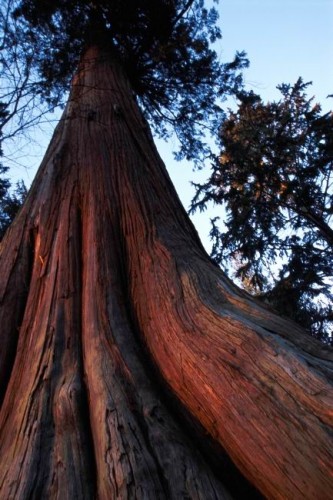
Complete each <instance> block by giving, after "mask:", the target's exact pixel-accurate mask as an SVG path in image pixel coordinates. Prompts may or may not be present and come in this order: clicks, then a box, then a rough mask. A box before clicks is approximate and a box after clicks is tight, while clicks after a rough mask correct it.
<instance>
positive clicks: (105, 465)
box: [0, 0, 332, 499]
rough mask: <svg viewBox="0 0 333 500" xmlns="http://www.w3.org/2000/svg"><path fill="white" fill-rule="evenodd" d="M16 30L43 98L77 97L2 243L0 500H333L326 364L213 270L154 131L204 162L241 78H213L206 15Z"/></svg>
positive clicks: (96, 19) (29, 19)
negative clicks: (208, 138) (263, 499)
mask: <svg viewBox="0 0 333 500" xmlns="http://www.w3.org/2000/svg"><path fill="white" fill-rule="evenodd" d="M15 15H16V16H17V19H18V20H20V23H22V24H21V30H22V32H23V33H24V35H25V36H24V37H23V36H22V40H23V42H24V40H25V41H26V43H27V44H30V47H33V48H34V55H35V56H36V59H35V62H36V64H35V66H34V67H35V71H38V74H39V75H40V81H41V84H42V88H43V89H44V92H43V93H41V95H42V97H43V98H44V99H49V100H52V99H56V98H57V95H59V94H60V93H61V92H63V91H64V88H65V87H66V85H67V84H68V82H69V81H70V80H71V90H70V94H69V99H68V103H67V105H66V108H65V110H64V114H63V116H62V118H61V120H60V122H59V125H58V127H57V128H56V130H55V133H54V136H53V138H52V140H51V143H50V145H49V148H48V150H47V152H46V155H45V158H44V160H43V162H42V164H41V166H40V169H39V171H38V173H37V176H36V178H35V180H34V183H33V185H32V187H31V189H30V192H29V194H28V196H27V199H26V200H25V203H24V205H23V207H22V209H21V211H20V213H19V215H18V217H17V218H16V219H15V221H14V223H13V224H12V225H11V227H10V228H9V230H8V231H7V233H6V235H5V237H4V239H3V241H2V242H1V247H0V252H1V253H0V325H1V334H0V335H1V350H0V368H1V374H0V382H1V395H2V406H1V414H0V464H1V465H0V492H1V495H0V496H1V497H2V498H15V499H26V498H61V499H66V498H68V499H73V498H80V499H81V498H88V499H90V498H91V499H92V498H100V499H110V498H119V499H124V498H151V499H156V498H166V499H180V498H201V499H209V498H218V499H222V498H230V497H235V498H240V497H243V498H251V497H254V498H255V497H257V498H260V495H261V494H264V495H266V496H271V497H275V498H288V497H293V498H304V497H305V496H311V497H319V498H326V497H328V496H329V494H330V491H331V490H332V477H331V475H330V467H331V463H332V447H331V446H330V440H331V435H332V416H331V409H330V408H331V403H332V398H331V394H332V386H331V376H332V364H331V353H330V351H329V350H328V349H327V348H325V347H324V346H321V345H320V344H319V343H317V342H316V341H315V340H314V339H311V338H310V339H306V338H305V336H304V335H303V334H302V332H301V331H300V330H299V329H298V327H297V326H296V325H295V324H293V323H290V322H287V321H285V320H283V319H280V318H279V317H278V316H276V315H274V314H273V313H272V312H271V311H270V310H268V309H266V308H265V307H261V306H259V305H258V304H257V303H256V302H254V301H252V300H251V299H250V298H249V297H248V296H247V295H246V294H244V293H242V292H241V291H240V290H239V289H238V288H237V287H235V286H234V285H233V284H232V283H231V282H230V281H229V280H228V278H227V277H226V276H225V275H224V274H223V273H222V272H221V271H220V270H219V269H218V267H217V266H215V265H214V264H213V263H212V262H211V260H210V259H209V257H208V256H207V254H206V253H205V251H204V249H203V247H202V245H201V243H200V241H199V239H198V236H197V233H196V231H195V229H194V228H193V226H192V224H191V222H190V221H189V219H188V216H187V214H186V212H185V210H184V209H183V207H182V205H181V204H180V201H179V199H178V197H177V195H176V193H175V190H174V188H173V186H172V184H171V182H170V179H169V177H168V175H167V172H166V169H165V166H164V164H163V163H162V161H161V159H160V157H159V155H158V153H157V151H156V148H155V146H154V144H153V140H152V136H151V134H150V131H149V126H148V123H147V118H149V119H150V123H151V124H152V126H153V127H154V128H155V129H158V130H159V131H160V133H162V135H163V134H168V132H169V126H172V127H173V128H174V129H175V131H176V133H177V135H178V137H179V140H180V142H181V152H180V154H183V155H185V156H187V157H190V158H194V159H195V158H197V159H198V158H199V156H200V155H201V154H202V153H203V154H206V153H205V151H204V150H202V144H201V143H202V140H201V139H202V138H201V134H202V133H203V132H202V127H201V125H203V124H205V123H206V126H209V125H208V122H209V119H210V117H211V116H213V120H214V119H215V116H214V114H213V115H212V111H214V110H215V111H216V112H217V111H218V109H219V108H218V104H219V103H216V97H217V98H221V97H223V93H225V92H228V91H231V90H235V89H236V88H237V87H238V86H239V85H240V84H241V81H240V78H239V75H238V73H237V72H236V69H237V68H239V67H240V66H241V65H242V63H243V58H242V56H237V57H236V60H235V61H234V62H233V63H231V64H226V65H224V66H221V64H219V63H218V61H217V58H216V55H215V53H214V52H213V51H212V49H211V48H210V43H211V42H213V41H214V39H215V38H216V37H217V36H219V33H218V31H217V29H216V27H215V21H216V13H214V11H207V10H205V9H204V7H203V3H202V2H201V1H199V0H198V1H195V0H193V1H185V0H181V1H172V0H165V1H159V2H156V1H149V0H146V1H144V0H141V1H140V2H136V1H128V2H126V4H125V3H124V2H122V1H110V0H109V1H107V0H100V1H95V2H90V1H89V2H88V1H80V2H79V1H77V2H73V1H71V2H69V1H66V0H58V1H55V2H52V3H51V2H44V1H42V0H34V1H32V0H22V1H21V2H20V5H19V7H18V9H17V10H16V12H15ZM200 124H201V125H200ZM260 492H261V493H260Z"/></svg>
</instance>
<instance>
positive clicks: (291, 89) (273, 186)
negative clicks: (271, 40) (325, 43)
mask: <svg viewBox="0 0 333 500" xmlns="http://www.w3.org/2000/svg"><path fill="white" fill-rule="evenodd" d="M308 86H309V83H304V82H303V81H302V79H301V78H300V79H299V80H298V81H297V82H296V83H295V84H294V85H287V84H283V85H280V86H279V87H278V89H279V90H280V92H281V94H282V97H281V99H280V100H279V101H277V102H268V103H264V102H263V101H262V99H261V98H260V96H258V95H256V94H255V93H253V92H248V93H244V92H243V93H242V94H241V95H239V99H240V103H239V106H238V109H237V110H236V111H230V112H229V115H228V118H227V119H226V120H225V121H224V122H223V124H222V127H221V129H220V139H221V146H222V149H221V154H220V156H219V158H218V159H217V160H216V162H215V163H214V164H213V165H212V173H211V176H210V178H209V179H208V181H207V182H206V183H204V184H201V185H197V186H196V187H197V194H196V197H195V198H194V200H193V204H192V209H193V210H195V209H196V208H200V209H204V208H205V207H206V206H207V204H208V203H209V202H213V203H215V204H217V205H223V206H224V207H225V209H226V222H225V228H224V229H221V228H220V227H219V224H218V220H217V218H215V219H213V220H212V231H211V236H212V239H213V257H214V258H215V259H216V260H217V262H219V263H221V264H222V265H223V267H224V268H225V269H226V270H228V268H229V269H230V262H234V269H235V268H236V273H235V274H236V276H237V277H238V278H239V279H240V280H241V282H242V283H243V286H245V287H246V288H247V289H248V290H249V291H250V292H252V293H254V294H257V295H258V296H259V297H260V298H261V299H262V300H265V301H267V302H269V303H271V304H272V305H273V306H274V307H275V308H276V309H278V310H279V311H280V313H282V314H285V315H288V316H290V317H292V318H293V319H295V320H297V321H298V322H299V323H301V324H302V325H303V326H305V327H306V328H308V329H310V330H311V332H312V333H313V334H314V335H316V336H318V337H320V338H322V339H323V340H326V341H328V340H330V334H329V331H330V329H331V328H332V324H333V308H332V299H333V296H332V263H333V259H332V256H333V230H332V228H331V226H330V222H331V221H332V216H333V135H332V129H333V114H332V113H325V114H323V113H322V112H321V107H320V105H319V104H314V102H313V98H308V97H307V95H306V91H307V89H308ZM279 262H280V265H279Z"/></svg>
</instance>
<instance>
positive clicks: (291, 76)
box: [11, 0, 333, 249]
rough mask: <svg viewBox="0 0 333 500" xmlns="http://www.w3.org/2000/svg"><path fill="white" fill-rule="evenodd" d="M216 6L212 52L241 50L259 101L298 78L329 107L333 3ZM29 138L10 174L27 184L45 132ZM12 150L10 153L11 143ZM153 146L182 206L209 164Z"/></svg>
mask: <svg viewBox="0 0 333 500" xmlns="http://www.w3.org/2000/svg"><path fill="white" fill-rule="evenodd" d="M207 3H208V2H207ZM209 3H210V4H211V3H212V0H209ZM216 7H217V9H218V11H219V14H220V25H221V28H222V34H223V39H222V41H221V42H220V43H219V46H218V47H217V52H218V54H219V55H220V57H221V59H222V61H224V62H228V61H230V60H231V59H232V58H233V56H234V54H235V52H236V50H245V51H246V52H247V54H248V57H249V59H250V68H249V69H248V70H246V72H245V81H246V84H247V88H248V89H253V90H254V91H255V92H257V93H259V94H260V95H261V96H262V97H263V98H264V99H265V100H272V99H275V98H278V96H279V93H278V91H277V90H276V85H278V84H279V83H294V82H295V81H296V80H297V78H298V77H299V76H302V77H303V79H304V80H305V81H313V86H312V87H310V89H309V94H310V93H311V95H315V97H316V100H317V101H318V102H320V103H321V104H322V105H323V109H325V110H326V111H328V110H329V109H332V108H333V99H326V96H327V95H328V94H333V64H332V61H333V37H332V32H333V0H220V3H219V4H218V5H217V6H216ZM34 139H35V140H34V141H33V142H32V143H30V145H28V146H27V148H26V149H25V150H22V152H21V156H20V155H19V153H17V149H16V151H15V153H16V158H17V161H18V164H19V165H18V166H17V168H13V169H12V171H11V173H12V175H13V177H14V178H16V179H20V178H22V177H23V178H24V179H25V181H26V183H27V185H30V183H31V181H32V179H33V177H34V173H35V171H36V168H37V167H38V165H39V163H40V161H41V158H42V155H43V149H44V148H46V146H47V144H48V141H49V132H48V133H47V132H45V133H44V134H43V136H42V135H41V133H40V131H36V132H35V137H34ZM39 145H40V146H39ZM13 146H14V150H15V148H17V144H13ZM158 148H159V150H160V153H161V156H162V158H163V159H164V161H165V163H166V165H167V168H168V170H169V173H170V175H171V178H172V180H173V182H174V184H175V186H176V189H177V191H178V194H179V196H180V198H181V200H182V202H183V204H184V205H185V208H188V206H189V203H190V201H191V198H192V196H193V194H194V191H193V188H192V187H191V186H190V181H191V180H196V181H199V180H205V179H206V178H207V177H208V173H209V170H208V169H209V165H207V169H206V170H203V171H201V172H196V173H193V172H192V168H191V165H189V164H186V163H177V162H175V161H174V160H173V155H172V150H173V149H174V148H175V144H174V142H173V141H172V140H171V141H169V142H168V144H166V143H164V142H162V141H159V142H158ZM22 165H25V166H26V167H28V169H27V170H26V169H24V167H23V166H22ZM209 216H210V214H209V213H207V212H205V213H204V214H198V215H195V217H194V223H195V225H196V228H197V230H198V232H199V234H200V236H201V238H202V240H203V243H204V244H205V246H206V248H207V249H209V248H210V242H209V239H208V237H207V235H208V232H209Z"/></svg>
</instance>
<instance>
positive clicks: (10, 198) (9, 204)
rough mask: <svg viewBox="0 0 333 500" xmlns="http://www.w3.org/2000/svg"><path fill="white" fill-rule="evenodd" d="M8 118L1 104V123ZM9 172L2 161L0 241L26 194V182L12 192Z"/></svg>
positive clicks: (0, 171) (0, 165)
mask: <svg viewBox="0 0 333 500" xmlns="http://www.w3.org/2000/svg"><path fill="white" fill-rule="evenodd" d="M6 118H7V112H6V111H5V110H3V109H2V106H1V104H0V123H1V122H2V121H3V120H5V119H6ZM1 142H2V137H1V126H0V158H1V156H2V149H1ZM7 172H8V167H5V166H4V165H2V164H1V163H0V176H2V177H0V241H1V240H2V238H3V236H4V234H5V232H6V230H7V228H8V226H9V225H10V224H11V222H12V221H13V219H14V217H15V215H16V214H17V212H18V210H19V208H20V207H21V205H22V203H23V200H24V198H25V196H26V191H27V190H26V187H25V185H24V182H18V183H17V185H16V189H15V190H14V192H11V189H10V188H11V182H10V180H9V179H8V178H6V177H4V174H6V173H7Z"/></svg>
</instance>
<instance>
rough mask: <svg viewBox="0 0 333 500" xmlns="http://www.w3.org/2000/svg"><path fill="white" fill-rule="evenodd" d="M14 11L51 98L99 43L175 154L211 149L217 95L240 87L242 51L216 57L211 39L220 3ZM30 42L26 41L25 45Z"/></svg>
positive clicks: (107, 2)
mask: <svg viewBox="0 0 333 500" xmlns="http://www.w3.org/2000/svg"><path fill="white" fill-rule="evenodd" d="M18 3H19V5H18V8H17V9H16V10H15V17H16V19H17V21H18V23H19V25H20V30H21V33H24V39H25V42H24V43H26V44H27V45H29V47H30V48H31V47H33V50H34V67H35V69H36V70H37V71H38V73H39V75H40V77H41V82H40V83H41V93H42V95H43V97H44V99H48V100H49V101H50V102H52V103H53V104H54V103H56V102H57V100H58V98H59V95H60V94H61V93H62V92H63V91H64V89H67V88H68V85H69V81H70V78H71V77H72V75H73V72H74V70H75V67H76V65H77V63H78V60H79V57H80V54H82V51H84V49H85V47H87V46H91V45H99V46H101V47H102V48H103V49H104V50H106V51H110V52H111V53H112V54H113V57H116V58H117V59H118V60H119V61H120V63H121V65H122V66H123V68H124V69H125V71H126V72H127V75H128V77H129V79H130V82H131V85H132V88H133V92H134V94H135V95H136V97H137V99H138V101H139V103H140V104H141V107H142V109H143V111H144V113H145V114H146V116H147V118H149V120H150V123H151V124H152V126H153V128H154V131H155V132H156V133H157V134H159V135H160V136H162V137H167V136H168V135H169V134H170V133H171V132H172V131H173V132H175V133H176V134H177V137H178V139H179V141H180V144H181V150H180V154H179V157H180V158H182V157H187V158H188V159H193V160H195V161H200V159H201V158H202V157H204V156H205V155H207V154H208V148H205V147H204V134H203V131H204V130H205V131H206V130H207V129H209V130H214V129H215V130H216V124H217V123H218V122H219V121H220V120H221V115H222V110H221V108H220V106H219V104H220V102H221V100H223V99H224V97H225V95H226V94H228V93H232V92H236V91H239V90H240V88H241V85H242V78H241V75H240V73H239V72H238V70H240V69H241V68H243V67H244V66H246V65H247V60H246V59H245V56H244V54H243V53H240V54H237V55H236V58H235V60H234V61H233V62H232V63H230V64H224V65H222V64H220V63H219V61H218V59H217V55H216V53H215V51H214V50H212V49H211V44H212V43H214V42H215V41H216V40H217V39H219V38H220V37H221V34H220V30H219V28H218V27H217V26H216V21H217V17H218V15H217V11H216V10H215V9H209V10H207V9H206V8H204V2H203V0H140V1H137V0H127V1H126V2H124V1H123V0H97V1H94V2H91V1H90V0H76V1H75V0H70V1H69V0H55V1H52V2H49V1H44V0H22V1H20V2H18ZM30 50H31V49H30Z"/></svg>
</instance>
